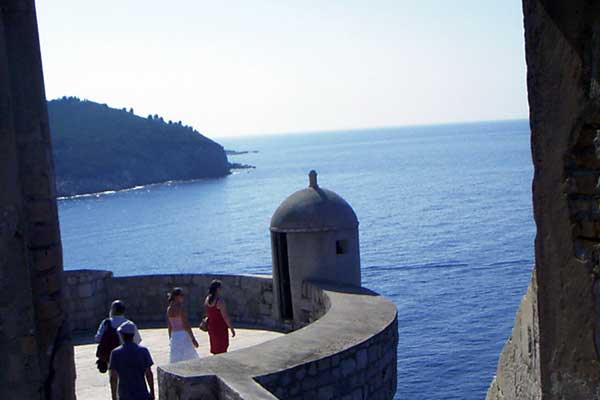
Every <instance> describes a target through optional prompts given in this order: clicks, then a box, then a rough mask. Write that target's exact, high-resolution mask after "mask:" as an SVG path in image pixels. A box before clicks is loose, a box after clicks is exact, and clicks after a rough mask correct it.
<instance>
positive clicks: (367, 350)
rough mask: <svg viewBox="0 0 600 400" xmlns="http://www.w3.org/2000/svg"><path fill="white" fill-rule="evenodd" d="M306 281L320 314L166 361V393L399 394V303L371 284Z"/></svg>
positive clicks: (186, 398) (181, 398)
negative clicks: (257, 339) (249, 342)
mask: <svg viewBox="0 0 600 400" xmlns="http://www.w3.org/2000/svg"><path fill="white" fill-rule="evenodd" d="M305 284H306V285H308V286H307V288H306V291H305V293H306V294H307V296H306V297H307V299H308V298H309V297H312V299H313V300H314V301H315V302H320V303H321V304H322V305H323V308H321V307H320V306H319V305H318V304H317V305H315V307H314V308H313V310H317V312H316V313H315V316H317V315H318V314H321V316H320V318H318V319H316V320H315V321H314V322H312V323H310V324H308V325H306V326H305V327H303V328H301V329H298V330H296V331H294V332H292V333H289V334H287V335H285V336H283V337H281V338H278V339H275V340H271V341H269V342H265V343H262V344H260V345H257V346H253V347H250V348H246V349H241V350H238V351H235V352H232V353H226V354H222V355H218V356H214V357H209V358H205V359H201V360H196V361H189V362H182V363H176V364H170V365H166V366H160V367H159V369H158V375H159V377H158V379H159V387H160V398H161V399H166V400H171V399H178V400H192V399H199V398H202V399H222V398H227V399H229V398H231V399H274V398H280V399H303V398H310V399H364V398H369V399H392V398H393V397H394V394H395V392H396V374H397V372H396V362H397V355H396V349H397V345H398V325H397V324H398V321H397V311H396V307H395V306H394V305H393V304H392V303H391V302H389V301H388V300H387V299H385V298H383V297H382V296H379V295H377V294H376V293H373V292H371V291H369V290H367V289H363V288H347V287H339V286H338V287H336V286H330V285H325V284H320V283H313V284H308V283H305ZM311 294H312V295H311ZM307 309H309V308H308V307H307Z"/></svg>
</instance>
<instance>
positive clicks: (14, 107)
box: [0, 0, 75, 400]
mask: <svg viewBox="0 0 600 400" xmlns="http://www.w3.org/2000/svg"><path fill="white" fill-rule="evenodd" d="M51 154H52V152H51V145H50V132H49V129H48V117H47V113H46V98H45V93H44V82H43V76H42V65H41V57H40V48H39V40H38V33H37V22H36V16H35V7H34V2H33V0H5V1H1V2H0V353H2V359H3V360H4V361H3V363H2V370H3V373H1V374H0V398H1V399H7V400H8V399H65V400H68V399H72V398H74V396H75V390H74V388H75V385H74V380H75V375H74V360H73V346H72V344H71V341H70V337H69V333H70V332H69V329H68V327H67V321H66V318H65V317H66V313H65V310H64V305H63V295H64V293H63V291H62V288H61V286H62V256H61V242H60V233H59V227H58V216H57V208H56V197H55V185H54V167H53V162H52V156H51Z"/></svg>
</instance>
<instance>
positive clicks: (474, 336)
mask: <svg viewBox="0 0 600 400" xmlns="http://www.w3.org/2000/svg"><path fill="white" fill-rule="evenodd" d="M222 143H223V144H224V145H225V147H226V148H231V149H236V150H243V149H249V150H258V151H259V153H257V154H248V155H243V156H236V157H234V158H232V160H233V161H236V162H244V163H249V164H253V165H256V167H257V168H256V169H255V170H249V171H241V172H239V173H236V174H234V175H232V176H229V177H227V178H223V179H217V180H205V181H197V182H188V183H169V184H162V185H155V186H150V187H144V188H138V189H137V190H130V191H124V192H118V193H112V194H105V195H100V196H93V197H80V198H73V199H66V200H61V201H60V203H59V209H60V222H61V228H62V238H63V246H64V257H65V266H66V268H67V269H78V268H97V269H110V270H113V271H114V272H115V274H116V275H135V274H151V273H176V272H220V273H269V272H270V262H271V260H270V247H269V246H270V241H269V231H268V227H269V220H270V217H271V215H272V213H273V211H274V210H275V209H276V207H277V206H278V204H279V203H280V202H281V201H282V200H283V199H284V198H285V197H286V196H287V195H289V194H291V193H292V192H294V191H295V190H297V189H300V188H303V187H304V186H306V185H307V172H308V171H309V170H310V169H316V170H317V171H318V172H319V183H320V184H321V186H323V187H327V188H329V189H332V190H334V191H336V192H338V193H339V194H340V195H342V196H343V197H344V198H345V199H346V200H348V202H349V203H350V204H351V205H352V206H353V207H354V209H355V211H356V213H357V215H358V217H359V220H360V240H361V251H362V265H363V284H364V285H365V286H367V287H369V288H372V289H374V290H377V291H378V292H380V293H382V294H384V295H386V296H388V297H389V298H390V299H392V300H393V301H394V303H395V304H396V305H397V306H398V311H399V331H400V332H399V333H400V344H399V348H398V392H397V398H400V399H409V400H412V399H428V400H432V399H440V400H441V399H444V400H447V399H457V400H464V399H482V398H484V397H485V392H486V390H487V387H488V385H489V383H490V381H491V380H492V377H493V376H494V373H495V369H496V362H497V358H498V355H499V353H500V350H501V348H502V346H503V344H504V342H505V341H506V339H507V338H508V336H509V335H510V332H511V327H512V324H513V318H514V315H515V311H516V309H517V307H518V304H519V301H520V298H521V296H522V295H523V294H524V292H525V289H526V286H527V284H528V281H529V277H530V273H531V267H532V265H533V238H534V234H535V227H534V224H533V220H532V210H531V179H532V167H531V157H530V150H529V148H530V147H529V127H528V124H527V122H526V121H511V122H495V123H478V124H465V125H444V126H428V127H405V128H395V129H377V130H363V131H349V132H333V133H331V132H328V133H312V134H298V135H287V136H264V137H247V138H240V139H228V140H223V141H222Z"/></svg>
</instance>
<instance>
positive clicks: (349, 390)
mask: <svg viewBox="0 0 600 400" xmlns="http://www.w3.org/2000/svg"><path fill="white" fill-rule="evenodd" d="M397 345H398V324H397V321H396V322H395V323H393V324H392V325H390V326H389V327H388V328H387V329H385V330H384V331H382V332H380V333H379V334H377V335H375V336H373V337H372V338H370V339H369V340H366V341H365V342H363V343H361V344H359V345H357V346H353V347H349V348H347V349H344V350H343V351H340V352H339V353H337V354H334V355H332V356H329V357H325V358H322V359H320V360H316V361H312V362H308V363H306V364H301V365H299V366H297V367H295V368H291V369H289V370H287V371H283V372H276V373H273V374H270V375H265V376H260V377H257V378H256V381H257V382H259V383H260V384H261V385H262V386H264V387H265V388H266V389H267V390H269V391H270V392H271V393H273V394H274V395H275V397H277V398H278V399H289V400H300V399H306V398H308V399H333V398H336V399H343V400H357V399H369V400H387V399H392V398H393V397H394V394H395V393H396V379H397V376H396V374H397V372H396V362H397V360H396V358H397V356H396V351H395V349H396V347H397Z"/></svg>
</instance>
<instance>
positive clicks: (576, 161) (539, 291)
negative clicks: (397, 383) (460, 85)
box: [488, 0, 600, 400]
mask: <svg viewBox="0 0 600 400" xmlns="http://www.w3.org/2000/svg"><path fill="white" fill-rule="evenodd" d="M523 11H524V16H525V19H524V22H525V50H526V58H527V86H528V96H529V111H530V125H531V149H532V159H533V164H534V170H535V173H534V179H533V211H534V218H535V222H536V227H537V236H536V240H535V269H534V274H535V276H534V279H533V280H532V284H531V285H530V289H529V290H528V293H527V296H526V298H525V300H524V301H523V303H522V306H521V308H520V310H519V312H518V315H517V320H516V321H515V329H514V331H513V336H512V338H511V339H510V340H509V342H508V344H507V345H506V346H505V348H504V350H503V352H502V355H501V357H500V363H499V366H498V373H497V377H496V379H495V381H494V383H493V385H492V388H491V390H490V392H489V393H488V399H498V400H500V399H506V400H512V399H514V400H517V399H519V400H520V399H544V400H554V399H557V400H558V399H592V398H598V392H599V384H598V382H600V368H599V366H600V363H599V362H598V360H599V359H598V357H599V355H598V352H597V350H596V347H595V342H597V341H596V340H594V336H595V335H596V336H598V335H599V328H600V305H599V304H598V303H600V299H598V298H597V297H595V295H594V286H595V285H596V282H598V279H599V278H600V212H599V207H598V204H599V203H598V202H599V200H600V186H599V185H598V182H599V178H600V157H599V156H600V135H599V134H598V133H599V132H600V25H599V24H598V21H600V3H598V2H594V1H587V0H523ZM596 296H598V295H597V294H596ZM525 333H526V334H525ZM525 336H530V337H531V340H523V339H522V338H524V337H525Z"/></svg>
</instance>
